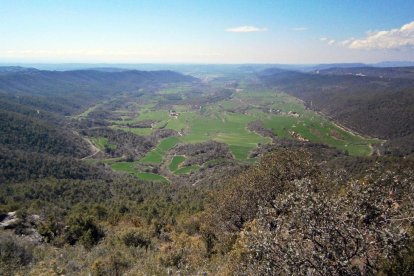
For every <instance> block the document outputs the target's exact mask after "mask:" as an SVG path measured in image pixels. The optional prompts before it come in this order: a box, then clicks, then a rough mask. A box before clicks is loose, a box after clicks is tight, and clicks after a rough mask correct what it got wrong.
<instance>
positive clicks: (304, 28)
mask: <svg viewBox="0 0 414 276" xmlns="http://www.w3.org/2000/svg"><path fill="white" fill-rule="evenodd" d="M292 30H293V31H295V32H303V31H307V30H308V28H306V27H297V28H293V29H292Z"/></svg>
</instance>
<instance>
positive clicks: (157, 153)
mask: <svg viewBox="0 0 414 276" xmlns="http://www.w3.org/2000/svg"><path fill="white" fill-rule="evenodd" d="M178 142H179V139H178V137H175V136H172V137H168V138H165V139H163V140H161V142H160V143H159V144H158V146H157V147H156V148H155V149H153V150H152V151H150V152H148V153H147V154H146V155H145V156H144V157H143V158H141V160H139V162H141V163H154V164H160V163H161V162H162V159H163V157H164V154H165V153H166V152H167V151H168V150H170V149H171V148H172V147H174V146H175V145H176V144H177V143H178Z"/></svg>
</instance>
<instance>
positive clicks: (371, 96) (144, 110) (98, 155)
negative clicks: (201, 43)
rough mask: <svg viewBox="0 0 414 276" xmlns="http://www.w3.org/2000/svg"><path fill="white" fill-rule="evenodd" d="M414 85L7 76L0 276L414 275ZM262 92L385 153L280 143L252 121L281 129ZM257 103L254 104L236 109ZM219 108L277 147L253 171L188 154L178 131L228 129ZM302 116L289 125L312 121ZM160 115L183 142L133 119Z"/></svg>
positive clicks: (314, 77)
mask: <svg viewBox="0 0 414 276" xmlns="http://www.w3.org/2000/svg"><path fill="white" fill-rule="evenodd" d="M224 68H226V67H224ZM223 70H224V69H223ZM232 70H233V68H232ZM224 71H225V70H224ZM412 73H413V71H412V69H411V68H391V69H388V68H380V69H378V68H377V69H376V68H365V67H361V68H359V67H358V68H342V69H338V68H330V69H329V68H325V69H324V70H320V71H319V72H316V71H315V72H310V73H303V72H294V71H287V70H282V69H267V70H264V71H263V70H262V68H261V67H260V71H259V72H257V71H254V70H247V69H246V70H240V71H239V72H238V73H237V74H230V73H229V74H227V75H225V76H224V77H221V78H217V79H215V80H213V81H211V82H206V81H200V80H199V79H196V78H194V77H190V76H186V75H182V74H180V73H176V72H171V71H153V72H144V71H135V70H115V69H99V70H98V69H97V70H77V71H63V72H58V71H41V70H37V69H29V68H22V67H3V68H1V67H0V274H1V275H16V274H17V275H23V274H28V275H84V274H90V275H410V273H412V271H414V219H413V214H414V185H413V181H414V170H413V168H414V159H413V158H414V157H413V152H414V144H413V139H412V137H413V135H414V121H413V118H414V114H413V106H414V90H413V89H414V82H413V79H414V78H413V75H412ZM356 74H363V75H364V76H361V75H356ZM177 84H178V85H179V86H177ZM177 87H179V88H177ZM263 87H265V88H268V89H270V90H267V91H275V90H283V91H284V92H286V93H288V94H291V95H294V96H295V97H297V98H299V99H301V100H303V101H304V102H305V104H306V107H303V105H302V107H303V110H304V111H303V112H306V111H307V110H317V111H318V112H320V113H322V114H325V116H327V117H329V119H330V120H334V121H336V122H338V124H341V125H343V127H344V128H349V129H352V130H354V131H357V132H361V133H364V134H367V135H370V136H373V137H376V138H381V139H384V140H383V143H378V144H375V147H376V148H375V149H374V150H373V151H372V154H368V155H360V156H353V155H350V154H349V153H348V152H346V151H345V150H341V149H338V148H334V147H331V146H329V145H327V144H323V143H318V142H313V141H307V140H306V139H294V138H292V137H281V136H280V135H277V134H276V133H275V131H274V130H273V129H272V128H270V127H268V125H266V124H265V121H264V120H262V121H261V120H250V121H248V120H246V119H245V118H247V116H248V115H249V112H259V111H260V112H266V113H264V114H265V115H266V116H271V115H274V114H273V110H272V108H270V110H269V108H268V107H266V108H264V107H258V106H257V104H258V102H259V101H258V100H257V99H256V98H253V96H254V95H255V94H257V93H260V92H261V91H262V90H260V89H262V88H263ZM253 88H254V89H256V90H254V91H253V92H252V93H251V94H249V97H252V98H253V100H252V101H251V102H252V103H253V104H252V105H250V106H248V105H247V104H246V102H243V100H240V101H239V100H238V99H236V102H237V104H238V105H237V106H235V105H233V104H232V103H233V102H231V100H232V99H233V100H234V98H235V97H236V95H237V93H241V91H243V90H249V89H253ZM176 90H180V91H181V90H183V91H184V92H183V93H178V94H177V93H175V92H176ZM263 94H265V93H264V92H263ZM252 95H253V96H252ZM154 97H158V98H159V99H160V100H159V101H158V102H157V103H156V104H152V103H149V101H148V99H153V98H154ZM283 100H286V102H283V104H284V105H292V102H294V103H295V104H296V103H297V102H300V101H299V100H297V99H295V101H293V100H292V98H286V99H285V98H283ZM177 102H180V103H184V104H185V105H186V106H188V107H189V109H188V110H180V109H177V110H175V109H174V108H175V106H177V105H176V103H177ZM137 103H139V104H140V105H139V104H137ZM207 105H210V106H212V107H213V108H214V109H212V110H213V111H214V110H215V109H217V110H220V111H221V110H224V111H223V112H225V114H230V115H228V116H229V117H224V116H223V117H218V118H217V120H218V121H219V122H221V123H223V125H224V126H229V125H230V126H235V129H237V130H239V129H241V131H246V132H248V135H257V136H258V137H260V138H261V139H263V140H260V141H264V142H257V143H256V142H254V143H253V142H251V141H250V140H249V141H248V143H249V144H254V146H255V147H252V150H250V151H249V152H248V156H247V157H246V159H240V158H237V156H236V154H235V153H237V151H238V150H240V148H242V147H237V146H236V147H235V146H233V145H231V144H230V145H229V144H228V143H226V142H227V141H228V140H220V139H216V140H208V141H204V140H203V139H202V138H203V137H195V140H194V141H195V142H191V143H180V140H179V138H182V139H184V138H185V135H187V134H189V133H190V134H191V129H189V128H188V127H187V126H186V125H184V124H183V125H180V121H179V120H178V119H177V118H176V117H178V116H185V115H186V114H190V115H188V117H187V118H185V119H184V120H183V121H184V122H186V120H188V121H189V120H190V119H191V118H190V117H191V116H193V114H195V113H191V112H198V113H197V114H201V115H203V116H207V115H211V116H212V117H215V116H218V115H217V114H221V113H212V111H211V110H208V109H207V108H203V106H207ZM289 108H290V107H289ZM119 110H122V112H118V111H119ZM154 110H155V111H156V112H153V111H154ZM252 110H253V111H252ZM289 111H290V110H289V109H286V111H284V110H279V111H277V112H278V113H277V116H281V118H283V119H284V120H294V119H298V120H300V119H301V117H300V116H302V115H301V114H298V113H296V112H295V113H293V112H289ZM209 112H210V113H212V114H209ZM237 112H239V114H241V115H240V116H239V117H237V118H236V119H235V120H234V121H231V122H230V124H228V125H225V123H226V119H228V118H233V117H231V116H235V115H234V114H236V113H237ZM275 112H276V111H275ZM154 113H156V114H155V115H154ZM146 114H151V115H153V116H154V118H159V117H161V116H164V117H165V118H166V121H167V122H168V123H170V122H172V123H174V124H176V125H177V129H176V130H174V129H170V128H168V127H166V126H167V124H166V123H165V122H164V121H162V120H157V119H153V118H150V119H148V118H146V117H144V119H139V120H135V119H134V118H140V117H139V116H140V115H143V116H147V115H146ZM160 114H161V115H160ZM243 120H245V121H243ZM240 121H243V122H245V123H246V124H245V125H242V126H243V127H239V126H240V125H241V124H237V123H239V122H240ZM114 122H116V123H114ZM197 122H198V121H197ZM213 122H217V121H213ZM324 122H325V121H324ZM326 124H327V123H326ZM211 125H212V123H210V124H205V125H203V126H200V125H199V124H195V128H198V129H201V130H203V131H205V132H214V131H216V130H215V129H214V128H213V127H212V126H211ZM206 126H207V127H206ZM244 126H245V127H244ZM208 127H210V129H209V128H208ZM295 127H296V125H295ZM282 130H283V129H282ZM146 131H151V132H148V133H146ZM229 136H231V135H229ZM337 136H338V135H337ZM248 137H256V136H248ZM226 138H227V137H226ZM230 138H231V139H236V138H239V137H233V136H231V137H230ZM338 140H339V138H338ZM181 141H183V140H181ZM334 141H337V140H334ZM242 149H243V148H242ZM151 158H152V159H151ZM157 158H159V159H160V161H157V160H158V159H157ZM145 159H149V160H150V161H149V162H148V163H145V162H139V160H144V161H145ZM154 160H155V161H154ZM165 160H168V162H166V161H165ZM170 160H171V162H169V161H170ZM117 166H118V167H117ZM116 168H118V170H116ZM119 168H120V169H119ZM137 171H139V173H141V174H144V175H146V176H148V175H150V176H154V175H158V174H159V175H163V176H165V177H166V178H165V179H168V181H156V179H155V180H154V179H152V180H151V179H149V180H143V179H140V178H138V177H137V174H138V173H137Z"/></svg>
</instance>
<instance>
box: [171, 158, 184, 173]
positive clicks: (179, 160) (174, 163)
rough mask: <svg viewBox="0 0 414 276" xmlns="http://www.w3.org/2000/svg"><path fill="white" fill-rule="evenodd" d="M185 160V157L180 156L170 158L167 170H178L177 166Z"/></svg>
mask: <svg viewBox="0 0 414 276" xmlns="http://www.w3.org/2000/svg"><path fill="white" fill-rule="evenodd" d="M184 160H185V157H184V156H182V155H176V156H174V157H173V158H172V160H171V163H170V165H169V167H168V168H169V169H170V171H172V172H174V171H176V170H178V166H179V165H180V164H181V163H183V162H184Z"/></svg>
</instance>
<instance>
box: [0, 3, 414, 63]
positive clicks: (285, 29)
mask: <svg viewBox="0 0 414 276" xmlns="http://www.w3.org/2000/svg"><path fill="white" fill-rule="evenodd" d="M413 11H414V1H411V0H405V1H399V0H393V1H391V0H389V1H381V0H359V1H356V0H355V1H353V0H338V1H334V0H330V1H328V0H323V1H322V0H320V1H317V0H313V1H310V0H303V1H294V0H286V1H282V0H279V1H277V0H273V1H266V0H251V1H231V0H227V1H219V0H203V1H202V0H177V1H174V0H170V1H160V0H151V1H149V0H148V1H144V0H140V1H120V0H118V1H115V0H102V1H90V0H88V1H87V0H83V1H81V0H71V1H69V0H67V1H63V0H30V1H29V0H26V1H23V0H0V62H107V63H111V62H114V63H119V62H125V63H140V62H145V63H148V62H156V63H160V62H161V63H162V62H165V63H300V64H304V63H328V62H368V63H369V62H377V61H382V60H409V61H413V60H414V23H413V22H414V12H413ZM410 23H411V24H410Z"/></svg>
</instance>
